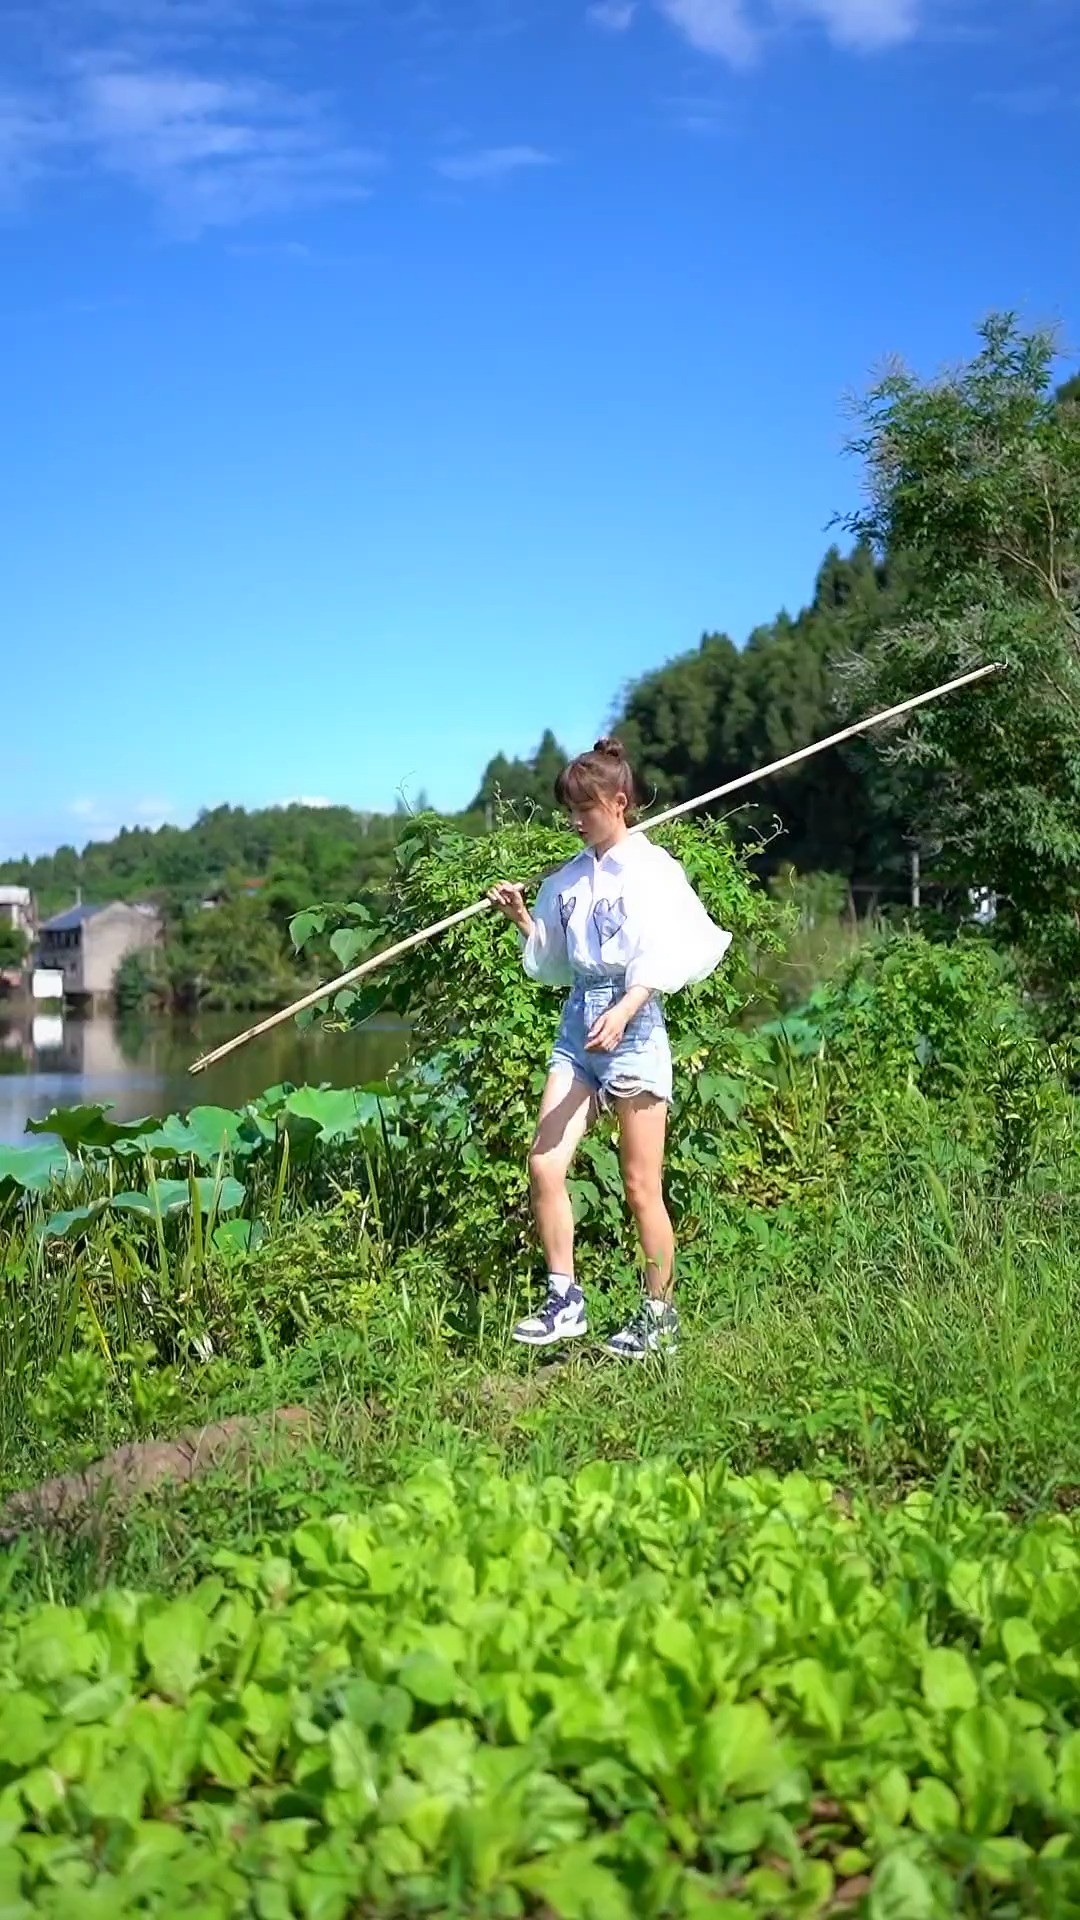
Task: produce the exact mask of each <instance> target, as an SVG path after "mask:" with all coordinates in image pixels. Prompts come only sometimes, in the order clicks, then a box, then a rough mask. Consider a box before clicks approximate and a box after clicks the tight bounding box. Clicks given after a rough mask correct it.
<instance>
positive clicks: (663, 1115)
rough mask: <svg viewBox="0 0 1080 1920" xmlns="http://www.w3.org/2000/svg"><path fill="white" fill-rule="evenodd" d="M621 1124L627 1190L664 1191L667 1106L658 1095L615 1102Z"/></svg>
mask: <svg viewBox="0 0 1080 1920" xmlns="http://www.w3.org/2000/svg"><path fill="white" fill-rule="evenodd" d="M612 1105H613V1106H614V1108H615V1112H616V1114H617V1116H618V1121H619V1158H620V1161H621V1163H622V1172H623V1180H624V1181H625V1183H626V1187H627V1189H628V1190H635V1189H636V1190H637V1191H639V1192H640V1191H641V1190H642V1189H643V1188H648V1187H655V1188H657V1189H662V1187H663V1179H664V1148H665V1145H666V1143H667V1123H668V1106H667V1101H666V1100H660V1099H658V1098H657V1097H656V1095H655V1094H651V1093H639V1094H635V1095H633V1097H632V1098H630V1099H628V1100H613V1101H612Z"/></svg>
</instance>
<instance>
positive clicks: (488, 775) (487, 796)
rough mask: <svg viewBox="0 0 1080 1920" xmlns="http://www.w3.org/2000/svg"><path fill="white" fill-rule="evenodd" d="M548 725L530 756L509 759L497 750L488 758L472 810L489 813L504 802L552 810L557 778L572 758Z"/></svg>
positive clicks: (521, 809) (525, 809)
mask: <svg viewBox="0 0 1080 1920" xmlns="http://www.w3.org/2000/svg"><path fill="white" fill-rule="evenodd" d="M569 757H570V756H569V754H567V753H566V752H564V750H563V748H562V747H561V746H560V745H559V742H558V741H557V740H556V738H555V735H554V734H553V733H552V731H551V728H550V727H548V728H547V729H546V730H545V732H544V734H543V736H542V738H541V741H540V745H539V746H538V747H537V749H536V752H535V753H534V754H533V755H532V756H531V758H530V759H528V760H508V759H507V757H506V755H505V754H504V753H497V754H496V755H495V758H494V759H493V760H489V762H488V764H487V767H486V768H485V770H484V777H483V779H482V780H481V782H480V791H479V792H478V794H477V796H476V798H475V800H474V801H473V803H472V806H471V808H470V809H469V811H470V812H471V813H488V812H490V810H491V809H492V808H493V807H494V806H496V805H497V804H499V803H500V802H501V803H502V805H503V806H508V807H511V808H513V809H514V810H515V811H516V812H520V813H525V814H527V813H529V812H532V811H533V810H539V811H540V812H542V813H550V812H551V810H552V809H553V807H554V805H555V782H556V780H557V779H558V777H559V774H560V772H561V771H562V769H563V767H564V766H565V765H566V762H567V760H568V759H569Z"/></svg>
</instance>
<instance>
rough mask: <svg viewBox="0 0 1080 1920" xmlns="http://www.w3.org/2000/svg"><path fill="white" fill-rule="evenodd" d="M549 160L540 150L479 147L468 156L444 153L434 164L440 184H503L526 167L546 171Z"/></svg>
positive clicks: (467, 154) (534, 148)
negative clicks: (440, 180)
mask: <svg viewBox="0 0 1080 1920" xmlns="http://www.w3.org/2000/svg"><path fill="white" fill-rule="evenodd" d="M552 165H553V156H552V155H551V154H550V153H544V152H543V151H542V149H541V148H540V147H479V148H477V149H475V150H474V151H473V152H471V153H448V154H444V155H443V157H442V159H440V160H436V161H435V171H436V173H441V174H442V177H443V179H444V180H455V181H459V182H466V181H473V180H503V179H505V178H506V176H507V175H508V174H511V173H520V172H522V171H523V170H525V169H528V168H530V167H550V166H552Z"/></svg>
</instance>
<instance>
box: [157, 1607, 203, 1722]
mask: <svg viewBox="0 0 1080 1920" xmlns="http://www.w3.org/2000/svg"><path fill="white" fill-rule="evenodd" d="M207 1634H208V1623H207V1618H206V1615H205V1613H204V1612H203V1611H202V1608H201V1607H197V1606H195V1605H194V1604H193V1602H192V1601H190V1600H174V1601H173V1602H172V1604H171V1605H169V1606H166V1607H162V1608H161V1610H160V1612H157V1613H152V1614H151V1615H150V1616H149V1618H148V1619H147V1621H146V1623H145V1625H144V1627H143V1635H142V1643H143V1652H144V1653H145V1655H146V1659H147V1662H148V1664H149V1667H150V1672H151V1675H152V1678H153V1681H154V1685H155V1686H156V1687H158V1688H159V1689H160V1691H161V1692H162V1693H164V1694H167V1695H168V1696H169V1697H170V1698H173V1699H183V1698H185V1697H186V1696H187V1695H188V1694H189V1693H190V1692H191V1690H192V1688H193V1687H194V1686H195V1683H196V1681H197V1680H198V1678H199V1675H200V1673H201V1672H202V1660H203V1652H204V1650H205V1647H206V1641H207Z"/></svg>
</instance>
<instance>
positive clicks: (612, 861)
mask: <svg viewBox="0 0 1080 1920" xmlns="http://www.w3.org/2000/svg"><path fill="white" fill-rule="evenodd" d="M640 839H641V835H640V834H639V833H635V834H632V835H631V834H627V836H626V838H625V839H624V840H620V841H618V842H617V843H616V845H615V846H613V847H609V848H608V850H607V852H606V853H605V854H604V855H603V857H602V858H601V859H597V856H596V855H595V854H592V860H593V862H594V864H595V867H596V870H597V872H598V873H622V872H623V871H624V870H625V868H626V867H627V866H628V865H629V863H630V861H631V860H632V859H633V858H634V854H635V852H636V849H637V844H638V842H639V841H640Z"/></svg>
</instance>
